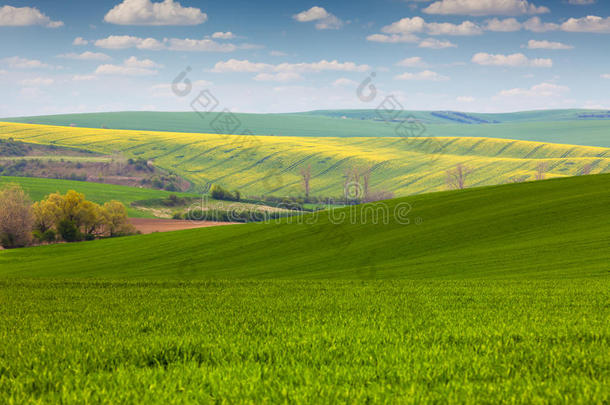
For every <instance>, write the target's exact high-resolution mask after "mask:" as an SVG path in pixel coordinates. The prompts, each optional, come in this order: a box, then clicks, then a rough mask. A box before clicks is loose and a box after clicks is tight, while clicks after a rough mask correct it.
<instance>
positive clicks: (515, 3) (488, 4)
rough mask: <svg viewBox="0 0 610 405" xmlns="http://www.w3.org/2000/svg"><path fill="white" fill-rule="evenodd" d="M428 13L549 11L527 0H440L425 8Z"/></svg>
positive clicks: (486, 13) (467, 13) (527, 12)
mask: <svg viewBox="0 0 610 405" xmlns="http://www.w3.org/2000/svg"><path fill="white" fill-rule="evenodd" d="M423 11H424V13H427V14H445V15H447V14H456V15H471V16H485V15H523V14H542V13H548V12H549V11H550V10H549V9H548V8H547V7H542V6H540V7H538V6H536V5H534V4H532V3H530V2H529V1H527V0H440V1H435V2H434V3H432V4H430V5H429V6H428V7H426V8H425V9H424V10H423Z"/></svg>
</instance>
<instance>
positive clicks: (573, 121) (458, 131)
mask: <svg viewBox="0 0 610 405" xmlns="http://www.w3.org/2000/svg"><path fill="white" fill-rule="evenodd" d="M595 112H596V111H592V110H548V111H526V112H520V113H510V114H477V113H472V114H471V113H468V115H470V116H474V117H477V118H480V119H484V120H487V121H490V122H494V121H497V122H500V123H501V124H483V125H468V124H458V123H455V122H454V121H451V120H447V119H443V118H439V117H436V116H434V115H432V114H431V113H430V112H429V111H414V112H405V113H404V115H405V116H407V115H412V116H414V117H416V118H418V119H420V120H422V121H423V122H424V123H425V124H426V126H427V133H428V134H430V135H432V136H440V137H447V136H471V137H472V136H474V137H481V136H482V137H490V138H509V139H519V140H526V141H538V142H552V143H565V144H573V145H590V146H603V147H610V120H608V119H606V120H598V119H578V115H579V114H587V113H595ZM598 113H607V112H605V111H601V112H598ZM216 116H217V115H216V114H215V113H210V114H209V115H207V116H206V118H205V119H202V118H201V117H200V116H199V115H198V114H196V113H194V112H114V113H89V114H66V115H50V116H39V117H18V118H7V119H3V120H4V121H7V122H23V123H32V124H45V125H62V126H67V125H70V124H76V125H78V126H80V127H92V128H100V127H101V126H102V125H105V126H107V127H108V128H115V129H134V130H149V131H171V132H199V133H201V132H210V133H213V132H215V131H214V129H213V126H212V125H211V123H212V121H213V120H214V118H215V117H216ZM343 116H346V117H349V118H350V119H341V118H340V117H343ZM236 117H237V118H238V119H239V120H240V122H241V126H240V128H239V130H238V131H236V132H239V133H242V132H243V131H244V130H249V131H250V132H251V133H254V134H260V135H279V136H315V137H321V136H324V137H354V136H359V137H362V136H365V137H368V136H375V137H379V136H395V128H394V126H392V125H386V124H384V123H382V122H376V121H374V120H376V119H377V120H378V119H379V117H378V115H377V112H376V111H375V110H330V111H313V112H308V113H295V114H236Z"/></svg>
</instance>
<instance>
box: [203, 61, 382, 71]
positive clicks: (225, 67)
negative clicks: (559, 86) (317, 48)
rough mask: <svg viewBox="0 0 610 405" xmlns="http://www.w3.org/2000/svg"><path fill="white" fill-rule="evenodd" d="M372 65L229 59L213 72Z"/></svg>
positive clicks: (365, 67)
mask: <svg viewBox="0 0 610 405" xmlns="http://www.w3.org/2000/svg"><path fill="white" fill-rule="evenodd" d="M370 68H371V67H370V66H368V65H358V64H356V63H354V62H339V61H336V60H333V61H327V60H321V61H319V62H312V63H280V64H276V65H273V64H269V63H260V62H258V63H255V62H250V61H249V60H237V59H229V60H227V61H220V62H218V63H216V64H215V65H214V68H213V69H212V71H213V72H217V73H222V72H250V73H261V72H292V73H315V72H322V71H341V72H366V71H367V70H369V69H370Z"/></svg>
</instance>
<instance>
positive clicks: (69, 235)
mask: <svg viewBox="0 0 610 405" xmlns="http://www.w3.org/2000/svg"><path fill="white" fill-rule="evenodd" d="M57 232H59V234H60V235H61V238H62V239H63V240H65V241H66V242H77V241H79V240H81V239H82V234H81V233H80V231H79V230H78V227H77V226H76V224H75V223H74V221H71V220H69V219H67V218H66V219H62V220H61V221H59V224H57Z"/></svg>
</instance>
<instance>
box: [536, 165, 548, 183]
mask: <svg viewBox="0 0 610 405" xmlns="http://www.w3.org/2000/svg"><path fill="white" fill-rule="evenodd" d="M548 169H549V165H548V163H546V162H540V163H538V166H536V180H544V178H545V174H546V171H547V170H548Z"/></svg>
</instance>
